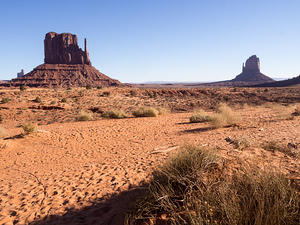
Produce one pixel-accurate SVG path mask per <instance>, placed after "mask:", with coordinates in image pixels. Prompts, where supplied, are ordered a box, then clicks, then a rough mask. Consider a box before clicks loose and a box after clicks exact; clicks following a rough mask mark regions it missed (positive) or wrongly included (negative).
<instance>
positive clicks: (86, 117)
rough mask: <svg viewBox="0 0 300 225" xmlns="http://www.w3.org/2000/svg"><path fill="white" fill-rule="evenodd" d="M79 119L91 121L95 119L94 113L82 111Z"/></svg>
mask: <svg viewBox="0 0 300 225" xmlns="http://www.w3.org/2000/svg"><path fill="white" fill-rule="evenodd" d="M77 120H78V121H90V120H93V115H92V114H91V113H88V112H85V111H80V112H79V114H78V116H77Z"/></svg>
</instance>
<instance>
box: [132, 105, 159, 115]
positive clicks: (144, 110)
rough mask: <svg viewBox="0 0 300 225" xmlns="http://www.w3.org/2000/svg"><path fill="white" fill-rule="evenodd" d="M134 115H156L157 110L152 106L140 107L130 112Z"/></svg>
mask: <svg viewBox="0 0 300 225" xmlns="http://www.w3.org/2000/svg"><path fill="white" fill-rule="evenodd" d="M132 115H133V116H135V117H156V116H157V115H159V112H158V111H157V110H156V109H155V108H152V107H140V108H137V109H136V110H134V111H133V112H132Z"/></svg>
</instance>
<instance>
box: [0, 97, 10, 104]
mask: <svg viewBox="0 0 300 225" xmlns="http://www.w3.org/2000/svg"><path fill="white" fill-rule="evenodd" d="M9 100H10V99H9V98H2V99H1V104H5V103H8V102H9Z"/></svg>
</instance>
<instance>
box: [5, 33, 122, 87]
mask: <svg viewBox="0 0 300 225" xmlns="http://www.w3.org/2000/svg"><path fill="white" fill-rule="evenodd" d="M44 50H45V59H44V61H45V63H44V64H42V65H39V66H37V67H36V68H34V69H33V70H32V71H31V72H30V73H28V74H25V75H24V76H22V77H19V78H15V79H12V80H11V81H9V82H8V83H5V84H3V85H2V86H21V85H26V86H29V87H70V86H74V87H84V86H87V85H91V86H93V87H97V86H120V85H122V84H121V82H119V81H118V80H114V79H111V78H110V77H108V76H106V75H105V74H103V73H101V72H99V71H98V70H97V69H96V68H94V67H93V66H92V65H91V61H90V59H89V54H88V51H87V46H86V40H85V47H84V51H83V50H81V48H79V46H78V43H77V37H76V35H73V34H69V33H62V34H57V33H55V32H50V33H47V34H46V37H45V40H44Z"/></svg>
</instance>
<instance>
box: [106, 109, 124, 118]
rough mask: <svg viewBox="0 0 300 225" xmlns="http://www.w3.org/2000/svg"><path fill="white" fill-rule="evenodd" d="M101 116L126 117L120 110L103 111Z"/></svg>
mask: <svg viewBox="0 0 300 225" xmlns="http://www.w3.org/2000/svg"><path fill="white" fill-rule="evenodd" d="M102 117H104V118H110V119H123V118H126V117H127V116H126V114H125V113H124V112H122V111H119V110H111V111H107V112H104V113H103V114H102Z"/></svg>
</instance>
